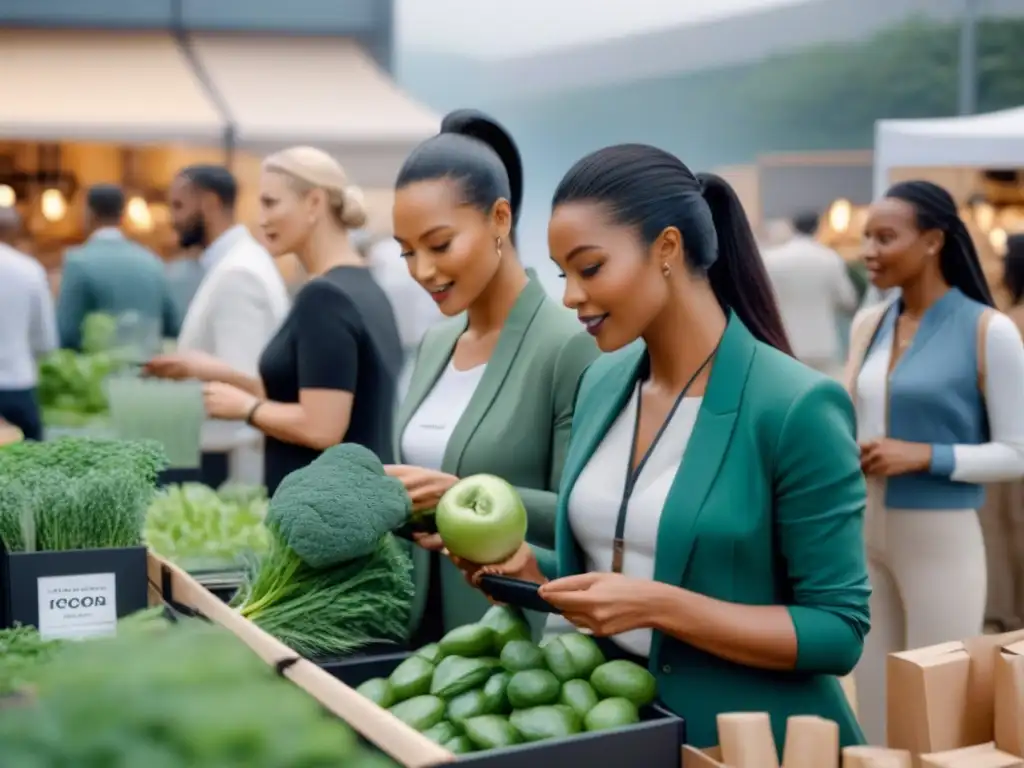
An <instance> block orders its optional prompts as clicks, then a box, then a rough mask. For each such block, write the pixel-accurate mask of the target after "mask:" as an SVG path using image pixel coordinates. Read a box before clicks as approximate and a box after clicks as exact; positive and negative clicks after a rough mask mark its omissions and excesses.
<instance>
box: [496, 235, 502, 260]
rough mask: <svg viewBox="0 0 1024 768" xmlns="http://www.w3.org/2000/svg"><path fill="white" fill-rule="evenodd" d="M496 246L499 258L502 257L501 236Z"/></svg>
mask: <svg viewBox="0 0 1024 768" xmlns="http://www.w3.org/2000/svg"><path fill="white" fill-rule="evenodd" d="M495 247H496V248H497V250H498V258H499V259H500V258H501V238H500V237H499V238H498V239H497V241H496V242H495Z"/></svg>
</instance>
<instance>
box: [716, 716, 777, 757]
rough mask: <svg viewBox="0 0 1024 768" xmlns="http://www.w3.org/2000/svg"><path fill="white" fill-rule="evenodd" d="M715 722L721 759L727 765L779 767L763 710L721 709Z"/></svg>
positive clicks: (773, 741) (768, 719)
mask: <svg viewBox="0 0 1024 768" xmlns="http://www.w3.org/2000/svg"><path fill="white" fill-rule="evenodd" d="M717 721H718V746H719V748H720V749H721V750H722V762H723V763H725V764H726V765H728V766H729V768H779V755H778V750H777V749H776V747H775V737H774V736H772V721H771V717H770V716H769V715H768V713H767V712H724V713H722V714H720V715H718V718H717Z"/></svg>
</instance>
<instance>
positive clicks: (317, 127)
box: [189, 34, 440, 187]
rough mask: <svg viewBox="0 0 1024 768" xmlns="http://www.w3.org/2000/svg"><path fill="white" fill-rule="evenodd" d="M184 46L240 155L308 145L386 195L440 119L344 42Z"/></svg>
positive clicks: (202, 37) (205, 37) (217, 41)
mask: <svg viewBox="0 0 1024 768" xmlns="http://www.w3.org/2000/svg"><path fill="white" fill-rule="evenodd" d="M189 39H190V41H191V45H192V47H193V50H194V51H195V53H196V57H197V59H198V61H199V63H200V66H201V68H202V69H203V70H204V71H205V72H206V74H207V76H208V77H209V80H210V84H211V86H212V88H213V90H214V91H215V92H217V93H218V94H219V95H220V97H221V99H222V100H223V103H224V108H225V111H226V112H227V114H228V116H229V118H230V120H231V121H232V122H233V123H234V128H235V138H236V142H237V146H238V147H239V148H240V149H243V150H247V151H250V152H253V153H256V154H260V155H264V154H267V153H269V152H273V151H275V150H278V149H282V148H284V147H287V146H290V145H295V144H309V145H313V146H316V147H319V148H320V149H323V150H324V151H326V152H330V153H331V154H332V155H334V156H335V157H336V158H337V159H338V161H339V162H340V163H341V164H342V165H343V166H344V167H345V170H346V171H347V172H348V174H349V176H350V177H351V178H352V182H353V183H354V184H358V185H360V186H362V187H385V186H387V187H390V186H391V184H392V183H393V182H394V179H395V175H396V174H397V172H398V169H399V167H400V166H401V164H402V162H403V161H404V160H405V157H406V156H407V155H408V153H409V152H410V150H412V148H413V147H414V146H416V144H418V143H419V142H421V141H423V139H425V138H428V137H429V136H432V135H433V134H435V133H437V130H438V127H439V125H440V120H439V119H438V117H437V116H436V115H435V114H433V113H432V112H431V111H430V110H428V109H427V108H426V107H424V106H422V105H420V104H418V103H417V102H415V101H414V100H413V99H412V98H411V97H409V96H408V95H406V94H405V93H404V92H403V91H402V90H401V89H400V88H399V87H398V86H397V85H396V84H395V83H394V82H393V81H392V80H391V78H390V77H389V76H388V74H387V73H386V72H384V71H383V70H382V69H381V68H380V67H378V66H377V64H376V63H375V62H374V61H373V59H371V58H370V56H369V55H368V54H367V53H366V52H365V51H364V50H363V49H362V48H361V47H360V45H359V44H358V42H356V41H354V40H351V39H348V38H343V37H305V38H303V37H281V36H267V35H245V36H240V35H218V34H195V35H191V36H190V38H189Z"/></svg>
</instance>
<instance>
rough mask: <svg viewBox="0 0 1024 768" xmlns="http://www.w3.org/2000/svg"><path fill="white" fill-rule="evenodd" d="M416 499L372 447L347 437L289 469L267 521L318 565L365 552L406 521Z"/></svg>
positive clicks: (307, 560) (280, 536) (343, 560)
mask: <svg viewBox="0 0 1024 768" xmlns="http://www.w3.org/2000/svg"><path fill="white" fill-rule="evenodd" d="M410 508H411V502H410V501H409V494H408V493H406V491H405V487H404V486H403V485H402V483H401V481H399V480H397V479H396V478H393V477H388V476H387V475H386V474H385V473H384V465H383V464H381V462H380V459H379V458H377V455H376V454H375V453H373V451H371V450H369V449H368V448H364V447H363V446H361V445H356V444H355V443H342V444H341V445H336V446H334V447H332V448H329V449H327V450H326V451H324V452H323V453H322V454H321V455H320V456H318V457H317V458H316V459H315V460H314V461H313V462H312V463H311V464H308V465H307V466H305V467H303V468H302V469H299V470H296V471H295V472H292V473H291V474H290V475H288V476H287V477H286V478H285V479H284V480H283V481H282V482H281V484H280V485H279V486H278V489H277V491H276V492H275V493H274V498H273V499H272V500H271V503H270V508H269V509H268V510H267V527H268V528H269V529H270V530H271V531H272V532H273V533H274V534H275V536H277V538H278V539H280V540H281V541H282V542H284V543H285V544H287V545H288V546H289V547H290V548H291V549H293V550H294V551H295V553H296V554H297V555H298V556H299V557H300V558H301V559H302V561H303V562H304V563H306V564H308V565H310V566H312V567H313V568H326V567H329V566H332V565H338V564H341V563H347V562H349V561H351V560H354V559H355V558H358V557H365V556H366V555H369V554H370V553H372V552H373V551H374V550H376V548H377V542H378V541H379V540H380V538H381V536H383V535H384V534H386V533H390V532H392V531H394V530H396V529H397V528H399V527H401V526H402V525H404V524H405V522H406V521H407V520H408V519H409V512H410Z"/></svg>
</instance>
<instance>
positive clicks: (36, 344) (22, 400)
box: [0, 208, 57, 440]
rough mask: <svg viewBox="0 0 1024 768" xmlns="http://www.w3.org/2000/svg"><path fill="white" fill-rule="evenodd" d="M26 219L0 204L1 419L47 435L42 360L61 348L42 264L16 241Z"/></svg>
mask: <svg viewBox="0 0 1024 768" xmlns="http://www.w3.org/2000/svg"><path fill="white" fill-rule="evenodd" d="M20 229H21V219H20V217H19V216H18V213H17V212H16V211H15V210H14V209H13V208H0V421H6V422H8V423H9V424H12V425H14V426H15V427H17V428H18V429H20V430H21V431H22V433H23V434H24V436H25V437H26V438H27V439H29V440H42V438H43V426H42V419H41V418H40V415H39V405H38V402H37V401H36V392H35V387H36V383H37V361H38V359H39V358H40V357H42V356H43V355H45V354H47V353H48V352H51V351H53V350H54V349H56V347H57V322H56V318H55V317H54V309H53V297H52V296H51V295H50V286H49V282H48V281H47V279H46V271H45V270H44V269H43V267H42V265H41V264H40V263H39V262H38V261H36V260H35V259H34V258H32V257H31V256H29V255H27V254H24V253H21V252H20V251H18V250H16V249H15V248H14V246H13V243H14V242H15V240H16V238H17V236H18V233H19V231H20Z"/></svg>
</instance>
